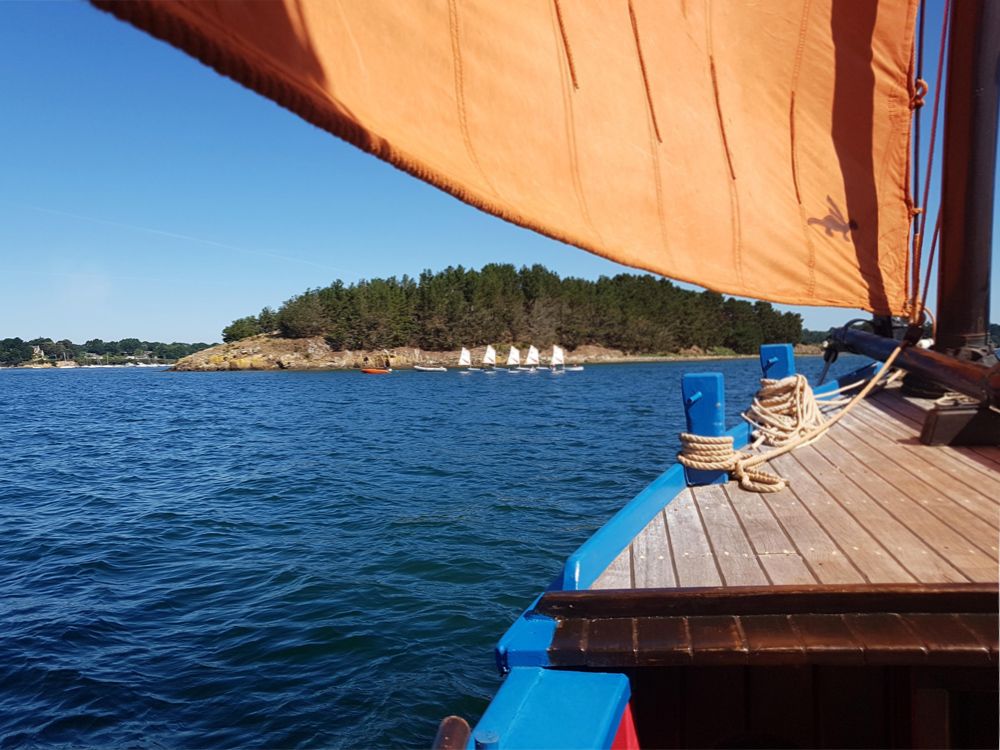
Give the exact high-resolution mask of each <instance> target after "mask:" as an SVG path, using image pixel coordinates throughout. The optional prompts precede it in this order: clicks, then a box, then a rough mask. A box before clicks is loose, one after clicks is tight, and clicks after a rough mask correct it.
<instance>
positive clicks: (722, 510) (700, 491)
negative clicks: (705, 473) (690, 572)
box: [692, 484, 769, 586]
mask: <svg viewBox="0 0 1000 750" xmlns="http://www.w3.org/2000/svg"><path fill="white" fill-rule="evenodd" d="M692 494H693V495H694V498H695V502H696V503H697V505H698V509H699V510H700V511H701V517H702V519H703V521H704V524H705V530H706V531H707V532H708V539H709V542H710V543H711V545H712V550H713V551H714V552H715V560H716V562H717V563H718V565H719V570H720V571H721V572H722V579H723V583H724V584H725V585H726V586H761V585H767V584H768V583H769V580H768V577H767V574H765V572H764V569H763V568H762V567H761V564H760V561H759V560H758V559H757V555H756V554H755V553H754V550H753V547H752V546H751V545H750V540H749V539H747V536H746V533H745V532H744V531H743V527H742V526H741V525H740V522H739V519H737V517H736V514H735V513H734V512H733V509H732V506H730V504H729V499H728V498H727V497H726V493H725V492H724V491H723V489H722V487H721V486H720V485H717V484H715V485H706V486H704V487H698V488H697V490H696V491H694V492H693V493H692Z"/></svg>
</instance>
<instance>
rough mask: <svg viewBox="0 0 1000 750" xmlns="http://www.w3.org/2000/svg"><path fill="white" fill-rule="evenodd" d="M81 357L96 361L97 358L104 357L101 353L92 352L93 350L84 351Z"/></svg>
mask: <svg viewBox="0 0 1000 750" xmlns="http://www.w3.org/2000/svg"><path fill="white" fill-rule="evenodd" d="M83 358H84V359H89V360H91V361H93V362H97V361H99V360H102V359H104V355H102V354H94V353H93V352H84V353H83Z"/></svg>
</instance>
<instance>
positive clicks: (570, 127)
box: [552, 0, 607, 245]
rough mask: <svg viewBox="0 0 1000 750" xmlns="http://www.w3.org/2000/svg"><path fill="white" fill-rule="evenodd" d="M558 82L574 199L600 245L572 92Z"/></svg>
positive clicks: (559, 20)
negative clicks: (583, 170)
mask: <svg viewBox="0 0 1000 750" xmlns="http://www.w3.org/2000/svg"><path fill="white" fill-rule="evenodd" d="M552 4H553V7H554V9H555V16H556V23H557V24H558V26H559V34H560V36H561V37H562V41H563V49H564V51H565V53H566V62H567V65H568V66H569V73H570V79H571V80H572V82H573V87H574V88H578V87H577V85H576V73H575V72H574V68H573V57H572V53H571V52H570V50H569V37H568V35H567V32H566V28H565V26H564V24H563V18H562V15H561V13H560V10H559V0H553V3H552ZM560 84H561V89H562V94H563V114H564V124H565V126H566V140H567V142H568V143H567V145H568V146H569V163H570V172H571V175H570V176H571V179H572V182H573V192H574V193H575V194H576V201H577V203H578V204H579V206H580V213H581V215H582V216H583V220H584V221H585V222H586V224H587V226H588V227H589V228H590V230H591V231H592V232H593V233H594V236H595V237H597V240H598V241H599V242H600V243H601V245H605V244H607V243H606V242H605V240H604V237H603V236H602V234H601V232H600V231H599V230H598V229H597V226H596V225H595V224H594V219H593V216H591V214H590V207H589V205H588V204H587V196H586V194H585V193H584V190H583V178H582V177H581V176H580V156H579V153H578V151H577V143H576V118H575V117H574V111H573V94H572V92H571V91H569V89H568V87H567V86H566V78H565V76H563V77H562V78H561V81H560Z"/></svg>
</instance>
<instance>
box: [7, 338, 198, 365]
mask: <svg viewBox="0 0 1000 750" xmlns="http://www.w3.org/2000/svg"><path fill="white" fill-rule="evenodd" d="M209 346H211V344H206V343H202V342H198V343H195V344H185V343H181V342H178V341H175V342H173V343H170V344H167V343H164V342H162V341H140V340H139V339H120V340H119V341H102V340H101V339H90V341H85V342H84V343H82V344H74V343H73V342H72V341H70V340H69V339H63V340H61V341H53V340H52V339H48V338H38V339H31V340H30V341H24V340H22V339H20V338H7V339H0V365H19V364H25V363H27V362H31V361H40V360H50V361H69V360H73V361H75V362H79V363H80V364H86V363H88V362H93V363H95V364H96V363H97V362H98V361H100V362H108V363H111V364H115V363H119V362H124V361H127V360H130V359H149V360H158V361H173V360H177V359H180V358H181V357H186V356H187V355H189V354H193V353H194V352H197V351H201V350H202V349H207V348H208V347H209ZM36 347H37V348H36Z"/></svg>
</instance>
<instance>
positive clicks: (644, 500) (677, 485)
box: [496, 362, 878, 674]
mask: <svg viewBox="0 0 1000 750" xmlns="http://www.w3.org/2000/svg"><path fill="white" fill-rule="evenodd" d="M877 365H878V363H876V362H871V363H869V364H867V365H864V366H863V367H860V368H858V369H857V370H854V371H852V372H850V373H848V374H846V375H842V376H841V377H839V378H837V379H836V380H832V381H830V382H828V383H825V384H823V385H821V386H817V387H816V388H815V389H814V393H815V394H816V395H817V396H821V395H823V394H826V393H830V392H832V391H835V390H836V389H838V388H842V387H844V386H846V385H851V384H853V383H855V382H857V381H858V380H862V379H865V378H869V377H871V376H872V375H873V374H874V372H875V370H876V368H877ZM725 434H726V435H729V436H731V437H732V438H733V447H734V448H737V449H738V448H743V447H745V446H746V445H747V444H748V443H749V442H750V425H749V424H747V423H746V422H740V424H737V425H735V426H734V427H731V428H730V429H728V430H726V432H725ZM686 487H687V483H686V482H685V479H684V467H682V466H681V465H680V464H678V463H675V464H673V465H672V466H670V468H668V469H667V470H666V471H664V472H663V473H662V474H660V476H658V477H657V478H656V479H654V480H653V481H652V482H651V483H650V484H649V485H648V486H647V487H646V488H645V489H643V490H642V491H641V492H640V493H639V494H638V495H636V496H635V497H634V498H632V499H631V500H630V501H629V502H628V503H627V504H626V505H625V506H624V507H623V508H622V509H621V510H619V511H618V512H617V513H615V515H614V516H612V517H611V518H610V519H609V520H608V521H607V522H606V523H605V524H604V525H603V526H601V528H599V529H598V530H597V531H595V532H594V533H593V534H592V535H591V536H590V538H589V539H587V540H586V541H585V542H584V543H583V544H581V545H580V546H579V547H578V548H577V550H576V551H575V552H574V553H573V554H571V555H570V556H569V558H568V559H567V560H566V563H565V565H564V566H563V570H562V572H561V573H560V575H559V576H558V577H557V578H556V580H555V581H553V582H552V584H551V585H550V586H549V587H548V589H547V590H548V591H552V590H556V591H583V590H586V589H588V588H590V587H591V586H592V585H593V584H594V581H596V580H597V578H598V577H599V576H600V575H601V573H603V572H604V570H605V569H606V568H607V567H608V565H610V564H611V563H612V562H613V561H614V560H615V558H616V557H618V555H620V554H621V553H622V551H623V550H624V549H625V548H626V547H627V546H628V545H629V543H631V541H632V540H633V539H634V538H635V537H636V535H637V534H638V533H639V532H640V531H642V530H643V529H644V528H646V525H647V524H648V523H649V522H650V521H652V520H653V518H654V517H655V516H656V514H657V513H659V512H660V511H662V510H663V509H664V508H665V507H666V506H667V505H668V504H669V503H670V502H672V501H673V500H674V498H676V497H677V496H678V495H679V494H680V492H681V491H682V490H684V489H685V488H686ZM540 598H541V595H539V596H538V597H537V598H536V599H535V601H533V602H532V603H531V606H529V607H528V609H527V610H525V611H524V612H523V613H522V614H521V616H520V617H519V618H518V619H517V620H516V621H515V622H514V624H513V625H511V627H510V628H509V629H508V630H507V632H506V633H504V635H503V637H501V639H500V641H499V642H498V644H497V647H496V661H497V668H498V670H499V671H500V673H501V674H506V673H507V672H509V671H510V669H511V668H512V667H516V666H548V663H549V662H548V647H549V644H550V643H551V642H552V635H553V634H554V633H555V629H556V622H555V620H552V619H551V618H549V617H545V616H543V615H537V614H535V613H534V611H533V610H534V608H535V605H536V604H537V603H538V599H540Z"/></svg>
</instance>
